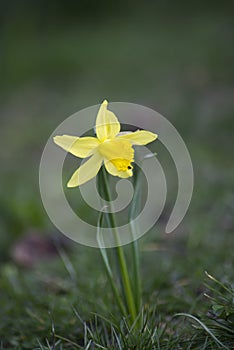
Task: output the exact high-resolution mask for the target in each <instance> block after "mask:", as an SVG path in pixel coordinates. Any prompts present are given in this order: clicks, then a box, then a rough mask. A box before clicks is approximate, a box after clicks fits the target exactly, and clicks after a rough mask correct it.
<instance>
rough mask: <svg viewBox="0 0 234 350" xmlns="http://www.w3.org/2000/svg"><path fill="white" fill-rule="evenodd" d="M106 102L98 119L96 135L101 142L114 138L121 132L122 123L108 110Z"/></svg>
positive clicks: (99, 112) (100, 110)
mask: <svg viewBox="0 0 234 350" xmlns="http://www.w3.org/2000/svg"><path fill="white" fill-rule="evenodd" d="M107 104H108V102H107V101H106V100H105V101H104V102H103V103H102V104H101V107H100V109H99V111H98V114H97V119H96V134H97V137H98V139H99V140H100V141H104V140H106V139H111V138H114V137H115V136H116V135H117V134H118V133H119V132H120V123H119V121H118V119H117V118H116V116H115V115H114V113H113V112H111V111H108V109H107Z"/></svg>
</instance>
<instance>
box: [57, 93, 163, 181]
mask: <svg viewBox="0 0 234 350" xmlns="http://www.w3.org/2000/svg"><path fill="white" fill-rule="evenodd" d="M107 106H108V102H107V101H106V100H105V101H103V103H102V104H101V106H100V108H99V111H98V113H97V118H96V126H95V131H96V137H91V136H88V137H78V136H71V135H61V136H55V137H54V142H55V143H56V144H57V145H58V146H60V147H62V148H63V149H64V150H65V151H66V152H69V153H71V154H73V155H74V156H76V157H79V158H88V160H87V161H86V162H85V163H84V164H82V165H81V166H80V167H79V168H78V169H77V170H76V171H75V172H74V174H73V175H72V177H71V178H70V180H69V181H68V183H67V187H77V186H80V185H82V184H84V183H86V182H88V181H89V180H91V179H92V178H94V177H95V176H96V175H97V174H98V172H99V170H100V168H101V166H102V164H103V163H104V166H105V168H106V170H107V172H108V173H110V174H111V175H113V176H118V177H120V178H128V177H131V176H132V175H133V165H132V163H133V162H134V149H133V146H134V145H141V146H143V145H146V144H148V143H150V142H152V141H154V140H155V139H156V138H157V135H156V134H154V133H152V132H150V131H145V130H137V131H135V132H124V133H121V132H120V129H121V126H120V123H119V121H118V119H117V117H116V116H115V114H114V113H113V112H111V111H109V110H108V109H107Z"/></svg>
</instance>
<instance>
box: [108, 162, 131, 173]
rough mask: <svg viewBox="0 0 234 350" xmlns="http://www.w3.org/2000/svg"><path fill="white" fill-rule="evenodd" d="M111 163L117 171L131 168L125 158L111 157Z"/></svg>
mask: <svg viewBox="0 0 234 350" xmlns="http://www.w3.org/2000/svg"><path fill="white" fill-rule="evenodd" d="M111 163H112V164H113V165H114V166H115V167H116V169H117V170H118V171H127V170H131V169H132V165H131V162H130V161H129V160H127V159H111Z"/></svg>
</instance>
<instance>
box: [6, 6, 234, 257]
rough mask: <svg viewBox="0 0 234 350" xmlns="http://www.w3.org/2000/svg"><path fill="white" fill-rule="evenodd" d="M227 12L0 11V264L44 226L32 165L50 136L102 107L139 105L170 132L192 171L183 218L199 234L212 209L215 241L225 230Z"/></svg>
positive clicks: (229, 78) (229, 111)
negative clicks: (183, 147)
mask: <svg viewBox="0 0 234 350" xmlns="http://www.w3.org/2000/svg"><path fill="white" fill-rule="evenodd" d="M233 9H234V6H233V4H232V3H231V2H226V3H225V2H224V3H222V4H220V3H219V2H206V3H204V2H199V1H198V2H190V3H187V2H186V1H179V2H174V3H171V4H170V2H163V1H146V2H144V3H141V2H131V1H118V2H112V1H110V2H109V1H101V2H96V1H94V0H90V1H67V2H65V1H57V2H54V1H52V2H47V1H37V2H31V1H20V2H17V1H2V2H1V11H0V18H1V53H0V55H1V56H0V59H1V61H0V62H1V79H0V89H1V107H0V108H1V109H0V113H1V141H0V142H1V148H0V156H1V190H0V208H1V221H0V232H1V246H0V250H1V252H0V253H1V254H0V256H1V259H3V258H5V257H7V255H8V248H9V246H10V245H11V242H12V241H13V240H14V239H15V237H16V236H17V235H20V234H22V233H23V232H25V230H27V229H28V228H29V227H37V228H38V227H39V228H40V227H46V226H47V225H49V221H48V219H47V216H46V213H45V211H44V209H43V207H42V204H41V200H40V195H39V189H38V167H39V161H40V156H41V153H42V150H43V147H44V144H45V142H46V140H47V138H48V137H49V135H50V133H51V132H52V131H53V130H54V128H55V127H56V126H57V125H58V124H59V123H60V122H62V121H63V120H64V119H65V118H66V117H67V116H69V115H71V114H72V113H74V112H76V111H78V110H80V109H82V108H85V107H87V106H90V105H93V104H97V103H100V102H101V101H102V100H103V99H104V98H107V99H108V100H109V101H127V102H133V103H139V104H143V105H146V106H148V107H151V108H153V109H155V110H157V111H158V112H160V113H161V114H163V115H164V116H166V117H167V118H168V119H169V120H170V121H171V122H172V123H173V124H174V125H175V127H176V128H177V129H178V131H179V132H180V134H181V136H182V137H183V138H184V140H185V142H186V143H187V146H188V149H189V151H190V153H191V157H192V161H193V164H194V171H195V190H194V197H193V202H192V206H191V209H190V212H189V214H188V216H190V217H191V218H193V219H194V221H195V222H196V224H198V223H200V224H201V225H205V222H206V221H208V216H209V214H210V213H211V215H212V214H213V212H214V213H215V215H214V218H213V219H214V220H215V227H216V228H215V229H216V230H217V231H219V235H220V236H222V230H224V229H226V226H228V227H227V228H228V229H229V228H233V221H232V220H233V219H231V218H229V216H228V215H229V214H228V210H231V209H232V208H233V205H234V199H233V194H232V190H233V175H234V172H233V168H234V167H233V155H232V151H233V131H234V115H233V113H234V99H233V92H234V86H233V77H234V65H233V59H234V48H233ZM146 127H147V126H146ZM159 158H160V155H159ZM161 158H162V157H161ZM162 162H163V159H162ZM229 207H230V209H228V208H229ZM216 212H217V213H216ZM204 215H205V219H206V220H203V218H204ZM223 215H226V216H227V218H226V216H225V218H224V217H223ZM230 215H231V214H230ZM219 216H220V218H219V219H218V217H219ZM225 220H226V221H227V223H226V221H225ZM204 221H205V222H204ZM229 221H231V222H229ZM216 225H218V226H222V225H223V226H224V227H219V229H217V226H216ZM225 225H226V226H225ZM229 226H230V227H229ZM200 234H201V235H202V236H204V235H205V232H202V233H200Z"/></svg>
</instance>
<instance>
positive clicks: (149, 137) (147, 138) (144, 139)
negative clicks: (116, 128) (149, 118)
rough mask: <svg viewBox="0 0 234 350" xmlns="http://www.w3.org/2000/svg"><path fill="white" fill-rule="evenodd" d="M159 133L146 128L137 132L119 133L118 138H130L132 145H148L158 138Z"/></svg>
mask: <svg viewBox="0 0 234 350" xmlns="http://www.w3.org/2000/svg"><path fill="white" fill-rule="evenodd" d="M157 137H158V135H157V134H154V133H153V132H151V131H146V130H137V131H135V132H130V133H126V134H124V135H119V136H118V137H117V138H118V139H120V140H128V141H129V142H131V144H132V145H141V146H143V145H147V144H148V143H150V142H152V141H154V140H156V138H157Z"/></svg>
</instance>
